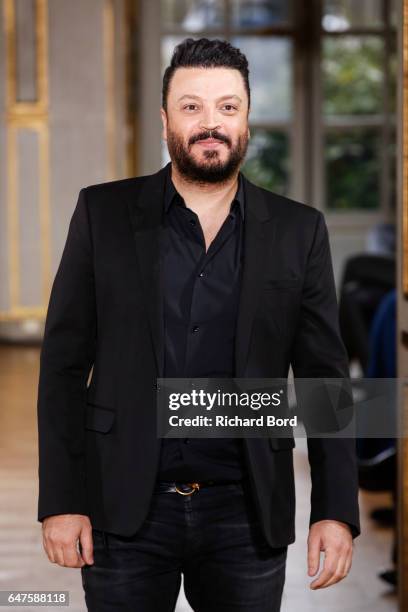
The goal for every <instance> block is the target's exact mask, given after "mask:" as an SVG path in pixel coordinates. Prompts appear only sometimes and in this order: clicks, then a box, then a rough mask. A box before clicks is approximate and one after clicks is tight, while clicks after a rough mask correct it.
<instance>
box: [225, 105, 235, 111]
mask: <svg viewBox="0 0 408 612" xmlns="http://www.w3.org/2000/svg"><path fill="white" fill-rule="evenodd" d="M223 108H225V110H227V111H232V110H237V107H236V106H233V105H232V104H224V106H223Z"/></svg>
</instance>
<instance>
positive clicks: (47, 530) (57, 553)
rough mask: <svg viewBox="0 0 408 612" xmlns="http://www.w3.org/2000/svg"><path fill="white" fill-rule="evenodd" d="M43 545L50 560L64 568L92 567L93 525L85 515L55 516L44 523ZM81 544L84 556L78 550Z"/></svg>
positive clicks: (46, 519)
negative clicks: (78, 543)
mask: <svg viewBox="0 0 408 612" xmlns="http://www.w3.org/2000/svg"><path fill="white" fill-rule="evenodd" d="M42 529H43V545H44V548H45V552H46V553H47V555H48V558H49V560H50V561H51V562H52V563H58V565H62V566H63V567H82V566H83V565H92V564H93V562H94V560H93V540H92V525H91V521H90V520H89V517H88V516H86V515H84V514H55V515H52V516H47V517H46V518H45V519H44V520H43V521H42ZM78 538H79V542H80V544H81V549H82V554H81V552H80V551H79V548H77V542H78Z"/></svg>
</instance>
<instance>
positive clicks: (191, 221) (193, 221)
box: [190, 219, 196, 227]
mask: <svg viewBox="0 0 408 612" xmlns="http://www.w3.org/2000/svg"><path fill="white" fill-rule="evenodd" d="M195 224H196V222H195V220H194V219H190V225H192V226H193V227H194V226H195Z"/></svg>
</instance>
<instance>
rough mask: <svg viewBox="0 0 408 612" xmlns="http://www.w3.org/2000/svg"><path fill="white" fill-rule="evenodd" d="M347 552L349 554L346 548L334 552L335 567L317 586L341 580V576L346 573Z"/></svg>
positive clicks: (322, 586)
mask: <svg viewBox="0 0 408 612" xmlns="http://www.w3.org/2000/svg"><path fill="white" fill-rule="evenodd" d="M348 554H349V553H348V549H343V550H340V551H337V553H336V555H337V565H336V567H335V570H334V572H333V573H332V575H331V576H329V577H328V578H327V579H326V580H324V581H322V583H321V584H319V585H318V587H317V588H326V587H329V586H331V585H333V584H336V583H337V582H340V580H343V578H345V576H346V575H347V572H346V566H347V560H348ZM319 578H320V577H319ZM315 588H316V587H315Z"/></svg>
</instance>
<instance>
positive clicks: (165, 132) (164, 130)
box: [160, 107, 167, 141]
mask: <svg viewBox="0 0 408 612" xmlns="http://www.w3.org/2000/svg"><path fill="white" fill-rule="evenodd" d="M160 115H161V120H162V124H163V130H162V138H163V140H166V141H167V115H166V111H165V110H164V108H163V107H161V109H160Z"/></svg>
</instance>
